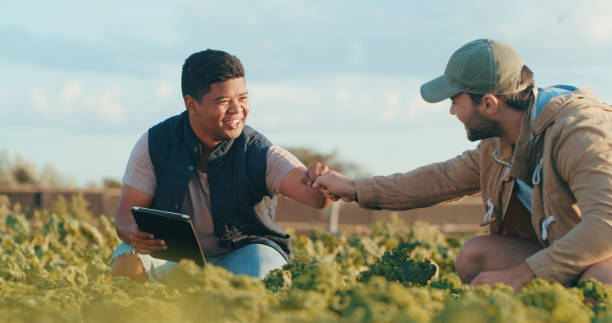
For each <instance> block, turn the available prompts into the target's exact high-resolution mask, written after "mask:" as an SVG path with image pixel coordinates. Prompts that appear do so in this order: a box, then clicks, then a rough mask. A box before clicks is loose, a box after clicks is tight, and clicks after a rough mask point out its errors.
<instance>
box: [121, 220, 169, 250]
mask: <svg viewBox="0 0 612 323" xmlns="http://www.w3.org/2000/svg"><path fill="white" fill-rule="evenodd" d="M126 236H127V237H126V238H127V240H129V241H126V242H128V244H129V245H131V246H132V248H134V250H135V251H136V252H137V253H141V254H150V253H151V252H153V251H156V250H166V249H168V246H166V242H165V241H164V240H161V239H155V237H154V236H153V235H152V234H150V233H147V232H142V231H140V230H138V226H137V225H136V224H134V225H130V226H129V228H128V231H127V234H126Z"/></svg>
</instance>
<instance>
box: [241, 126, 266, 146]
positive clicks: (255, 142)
mask: <svg viewBox="0 0 612 323" xmlns="http://www.w3.org/2000/svg"><path fill="white" fill-rule="evenodd" d="M241 136H242V137H243V138H244V141H245V144H246V146H247V150H249V151H259V150H265V151H267V150H268V149H269V148H270V147H271V146H272V143H271V142H270V140H268V138H266V136H264V135H263V134H261V133H260V132H258V131H257V130H255V129H253V128H251V127H249V126H244V129H243V130H242V135H241Z"/></svg>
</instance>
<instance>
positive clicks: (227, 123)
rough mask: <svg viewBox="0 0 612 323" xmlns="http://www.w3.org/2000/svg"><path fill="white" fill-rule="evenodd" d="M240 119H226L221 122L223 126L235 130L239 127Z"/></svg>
mask: <svg viewBox="0 0 612 323" xmlns="http://www.w3.org/2000/svg"><path fill="white" fill-rule="evenodd" d="M241 121H242V119H227V120H223V125H224V126H226V127H229V128H230V129H236V128H238V126H239V125H240V122H241Z"/></svg>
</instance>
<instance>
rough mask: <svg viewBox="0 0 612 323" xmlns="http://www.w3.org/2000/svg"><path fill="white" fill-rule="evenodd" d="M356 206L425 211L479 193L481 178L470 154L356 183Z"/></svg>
mask: <svg viewBox="0 0 612 323" xmlns="http://www.w3.org/2000/svg"><path fill="white" fill-rule="evenodd" d="M355 188H356V190H357V196H358V199H359V204H360V205H361V206H363V207H367V208H373V209H390V210H404V209H413V208H421V207H427V206H431V205H435V204H438V203H441V202H445V201H449V200H453V199H456V198H459V197H462V196H465V195H470V194H474V193H477V192H478V191H480V175H479V172H478V168H477V165H476V164H475V163H474V160H473V158H472V156H470V152H466V153H464V154H463V155H461V156H458V157H456V158H453V159H450V160H448V161H445V162H442V163H436V164H431V165H428V166H424V167H421V168H418V169H416V170H413V171H411V172H407V173H397V174H393V175H390V176H375V177H369V178H361V179H356V180H355Z"/></svg>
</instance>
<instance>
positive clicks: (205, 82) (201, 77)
mask: <svg viewBox="0 0 612 323" xmlns="http://www.w3.org/2000/svg"><path fill="white" fill-rule="evenodd" d="M238 77H244V67H243V66H242V63H241V62H240V60H239V59H238V57H236V56H233V55H230V54H228V53H226V52H224V51H221V50H214V49H207V50H204V51H201V52H197V53H193V54H191V55H190V56H189V57H187V59H186V60H185V64H183V72H182V74H181V89H182V91H183V97H185V96H186V95H189V96H191V97H192V98H194V99H196V100H197V101H198V102H200V100H202V97H203V96H204V95H206V94H207V93H208V92H210V85H211V84H212V83H218V82H223V81H227V80H231V79H234V78H238Z"/></svg>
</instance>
